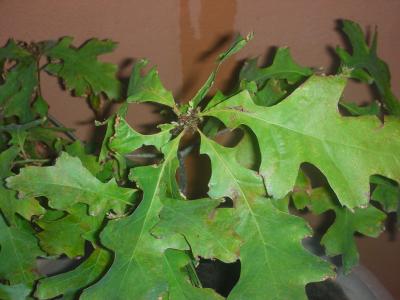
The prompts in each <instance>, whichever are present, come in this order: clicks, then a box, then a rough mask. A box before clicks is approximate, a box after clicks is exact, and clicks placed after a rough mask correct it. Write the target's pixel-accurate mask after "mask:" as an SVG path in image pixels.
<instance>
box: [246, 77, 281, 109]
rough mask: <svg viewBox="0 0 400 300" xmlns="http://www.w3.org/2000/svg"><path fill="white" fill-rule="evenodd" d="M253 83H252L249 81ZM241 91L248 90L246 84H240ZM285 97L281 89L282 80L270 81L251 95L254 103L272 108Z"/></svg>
mask: <svg viewBox="0 0 400 300" xmlns="http://www.w3.org/2000/svg"><path fill="white" fill-rule="evenodd" d="M251 82H254V81H250V83H251ZM241 85H242V86H243V89H248V84H245V81H244V80H243V81H242V82H241ZM286 95H287V91H286V90H285V89H284V88H283V84H282V80H276V79H270V80H268V81H267V83H266V84H264V85H263V86H261V87H260V89H259V90H256V91H255V92H253V93H252V96H253V100H254V103H255V104H257V105H261V106H272V105H275V104H277V103H278V102H280V101H281V100H282V99H283V98H284V97H285V96H286Z"/></svg>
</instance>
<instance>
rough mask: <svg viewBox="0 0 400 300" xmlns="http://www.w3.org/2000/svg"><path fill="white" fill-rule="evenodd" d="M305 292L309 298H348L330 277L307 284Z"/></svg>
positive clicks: (338, 299) (316, 299)
mask: <svg viewBox="0 0 400 300" xmlns="http://www.w3.org/2000/svg"><path fill="white" fill-rule="evenodd" d="M306 293H307V296H308V299H310V300H349V298H347V297H346V295H345V294H344V292H343V290H342V288H341V287H340V286H339V285H338V284H337V283H336V282H335V281H333V280H331V279H328V280H325V281H322V282H312V283H309V284H307V285H306Z"/></svg>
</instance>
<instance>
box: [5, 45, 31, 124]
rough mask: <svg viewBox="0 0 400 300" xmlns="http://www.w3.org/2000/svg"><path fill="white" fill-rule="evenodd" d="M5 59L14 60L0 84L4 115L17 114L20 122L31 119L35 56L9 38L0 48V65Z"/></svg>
mask: <svg viewBox="0 0 400 300" xmlns="http://www.w3.org/2000/svg"><path fill="white" fill-rule="evenodd" d="M6 60H9V61H14V62H16V65H15V66H14V67H13V68H12V69H11V70H9V71H8V73H7V76H6V77H5V81H4V83H3V84H2V85H0V105H1V106H2V107H3V109H4V112H3V114H4V116H5V117H11V116H17V117H18V118H19V120H20V122H22V123H24V122H29V121H32V120H33V119H34V117H35V115H34V113H33V111H32V110H31V107H30V105H31V100H32V98H33V96H34V92H35V90H36V88H37V85H38V78H37V72H38V70H37V64H36V59H35V57H34V56H33V55H32V54H31V53H30V52H29V51H27V50H25V49H23V48H22V47H20V46H18V45H17V44H16V43H15V42H14V41H13V40H10V41H9V42H8V43H7V45H6V46H5V47H4V48H0V67H1V68H3V67H4V63H5V61H6Z"/></svg>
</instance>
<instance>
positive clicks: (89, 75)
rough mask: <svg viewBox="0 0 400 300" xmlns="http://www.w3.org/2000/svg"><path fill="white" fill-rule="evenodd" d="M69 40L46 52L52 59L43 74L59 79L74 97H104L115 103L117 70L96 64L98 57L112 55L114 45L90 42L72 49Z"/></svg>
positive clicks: (106, 64)
mask: <svg viewBox="0 0 400 300" xmlns="http://www.w3.org/2000/svg"><path fill="white" fill-rule="evenodd" d="M72 40H73V39H72V38H71V37H65V38H63V39H61V40H60V41H59V42H58V43H57V44H56V45H55V46H54V47H52V48H50V49H49V50H48V51H47V52H46V54H47V56H49V57H50V58H51V59H52V61H51V63H50V64H48V65H47V66H46V70H47V71H48V72H50V73H51V74H53V75H56V76H59V77H61V78H62V79H63V80H64V82H65V84H66V86H67V88H68V89H69V90H73V91H74V93H75V95H76V96H79V97H80V96H88V95H90V94H92V93H93V94H95V95H99V94H100V93H105V94H106V95H107V96H108V98H110V99H117V98H118V97H119V94H120V83H119V81H118V79H117V78H116V72H117V66H116V65H114V64H111V63H102V62H100V61H98V60H97V57H98V56H99V55H102V54H106V53H110V52H112V51H113V50H114V49H115V47H116V43H114V42H112V41H110V40H104V41H100V40H97V39H91V40H89V41H88V42H86V43H85V44H83V45H82V46H81V47H79V48H75V47H74V46H72V45H71V43H72ZM56 60H59V61H56Z"/></svg>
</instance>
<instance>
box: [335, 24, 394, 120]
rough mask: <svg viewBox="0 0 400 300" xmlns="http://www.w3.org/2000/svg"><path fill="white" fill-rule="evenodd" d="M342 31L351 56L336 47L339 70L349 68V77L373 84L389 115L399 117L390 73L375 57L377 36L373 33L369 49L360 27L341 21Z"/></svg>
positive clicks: (383, 63)
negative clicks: (350, 49)
mask: <svg viewBox="0 0 400 300" xmlns="http://www.w3.org/2000/svg"><path fill="white" fill-rule="evenodd" d="M342 30H343V32H344V33H345V34H346V36H347V38H348V39H349V41H350V43H351V47H352V50H353V51H352V54H349V53H348V52H347V51H345V50H344V49H342V48H340V47H337V48H336V53H337V54H338V55H339V57H340V60H341V64H342V66H341V68H342V69H343V68H350V70H351V73H350V74H351V77H353V78H356V79H358V80H361V81H364V82H368V83H372V82H374V83H375V84H376V86H377V88H378V90H379V93H380V94H381V96H382V101H383V103H384V104H385V106H386V108H387V109H388V110H389V112H390V113H391V114H394V115H397V116H398V115H400V104H399V100H398V99H397V98H396V96H395V95H394V94H393V92H392V89H391V84H390V71H389V68H388V66H387V64H386V63H385V62H384V61H383V60H382V59H380V58H379V57H378V56H377V41H378V34H377V32H376V31H375V33H374V35H373V37H372V43H371V47H368V45H367V43H366V42H365V38H364V34H363V32H362V30H361V27H360V26H359V25H358V24H357V23H355V22H352V21H349V20H344V21H342Z"/></svg>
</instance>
